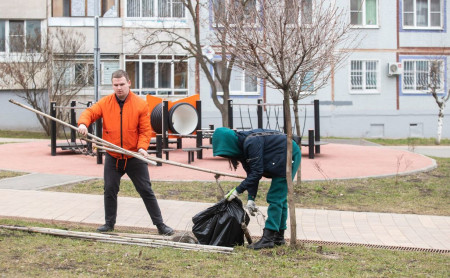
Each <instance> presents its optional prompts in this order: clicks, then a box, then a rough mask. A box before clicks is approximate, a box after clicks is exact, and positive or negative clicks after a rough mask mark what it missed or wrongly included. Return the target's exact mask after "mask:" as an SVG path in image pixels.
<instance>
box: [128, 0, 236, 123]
mask: <svg viewBox="0 0 450 278" xmlns="http://www.w3.org/2000/svg"><path fill="white" fill-rule="evenodd" d="M179 2H180V3H182V5H183V6H184V8H185V10H186V11H187V12H188V14H189V16H190V17H191V18H192V22H193V23H194V26H193V30H192V32H193V33H192V34H186V33H184V32H180V31H179V30H177V28H173V27H164V28H161V29H158V30H153V29H145V33H144V34H142V33H139V32H133V33H132V34H131V37H132V40H133V41H134V42H136V43H137V45H138V48H139V49H138V51H139V52H141V51H143V50H144V49H146V48H149V47H152V46H155V45H158V46H161V45H162V46H163V49H162V50H161V51H164V50H165V49H167V48H175V47H178V48H179V49H182V50H183V51H185V52H186V53H188V54H189V57H188V58H192V57H193V58H195V60H196V63H198V65H199V67H200V68H201V69H202V71H203V73H204V74H205V77H206V79H207V80H208V82H209V84H210V86H211V97H212V100H213V102H214V105H215V106H216V107H217V108H218V109H219V111H220V114H221V116H222V125H223V126H225V127H228V126H229V123H228V103H227V101H228V99H229V98H230V87H229V84H230V77H231V71H232V69H233V66H234V63H235V55H234V54H233V53H226V51H225V49H226V47H225V46H224V45H221V44H220V43H219V44H218V42H221V41H226V37H227V30H228V28H227V26H229V25H230V23H229V22H228V20H227V18H229V17H228V15H227V14H226V13H227V11H226V10H224V9H223V8H224V4H223V1H222V0H213V1H211V3H212V4H211V11H212V13H213V19H212V20H211V22H209V19H208V20H206V19H204V18H203V17H202V16H201V15H205V14H209V10H210V9H209V6H208V3H206V4H205V3H201V1H200V0H197V1H190V0H179ZM219 19H220V20H219ZM201 26H211V27H212V32H211V33H209V34H206V35H205V36H204V37H202V36H201V34H200V31H201ZM219 38H220V39H219ZM211 51H212V52H213V53H216V54H219V55H220V56H221V59H220V60H218V61H217V60H215V59H214V55H212V54H211ZM227 54H229V55H227ZM210 65H211V66H212V68H213V71H212V72H211V70H210V67H209V66H210ZM219 92H221V93H222V94H219Z"/></svg>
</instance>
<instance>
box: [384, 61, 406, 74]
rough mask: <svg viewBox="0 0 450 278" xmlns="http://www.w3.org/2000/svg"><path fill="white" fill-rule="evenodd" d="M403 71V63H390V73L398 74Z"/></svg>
mask: <svg viewBox="0 0 450 278" xmlns="http://www.w3.org/2000/svg"><path fill="white" fill-rule="evenodd" d="M402 73H403V66H402V63H397V62H396V63H388V75H389V76H393V75H398V74H402Z"/></svg>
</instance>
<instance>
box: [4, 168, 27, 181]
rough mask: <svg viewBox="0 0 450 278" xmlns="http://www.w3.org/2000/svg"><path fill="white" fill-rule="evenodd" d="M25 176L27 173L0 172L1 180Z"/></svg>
mask: <svg viewBox="0 0 450 278" xmlns="http://www.w3.org/2000/svg"><path fill="white" fill-rule="evenodd" d="M24 174H25V173H21V172H13V171H4V170H0V180H1V179H5V178H12V177H17V176H22V175H24Z"/></svg>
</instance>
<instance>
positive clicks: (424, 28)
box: [402, 0, 445, 30]
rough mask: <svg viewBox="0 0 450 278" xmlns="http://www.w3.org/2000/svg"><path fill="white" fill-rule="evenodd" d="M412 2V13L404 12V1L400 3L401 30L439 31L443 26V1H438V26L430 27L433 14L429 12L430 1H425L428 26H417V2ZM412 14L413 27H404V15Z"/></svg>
mask: <svg viewBox="0 0 450 278" xmlns="http://www.w3.org/2000/svg"><path fill="white" fill-rule="evenodd" d="M412 1H413V11H412V12H409V11H408V12H406V11H405V0H403V1H402V4H403V6H402V26H403V29H423V30H441V29H443V26H444V18H445V17H444V0H439V14H440V23H441V24H440V26H431V14H432V13H433V12H432V11H431V0H427V4H428V14H427V19H428V21H427V25H428V26H417V0H412ZM407 13H408V14H412V15H413V18H414V19H413V21H414V25H406V24H405V18H406V17H405V14H407ZM434 13H435V12H434Z"/></svg>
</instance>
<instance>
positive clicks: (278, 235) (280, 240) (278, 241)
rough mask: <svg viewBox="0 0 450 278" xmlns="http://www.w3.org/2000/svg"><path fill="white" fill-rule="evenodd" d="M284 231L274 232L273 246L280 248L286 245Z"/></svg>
mask: <svg viewBox="0 0 450 278" xmlns="http://www.w3.org/2000/svg"><path fill="white" fill-rule="evenodd" d="M284 231H285V230H280V231H279V232H275V234H274V236H273V243H274V244H275V245H277V246H280V245H285V244H286V241H285V240H284Z"/></svg>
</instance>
